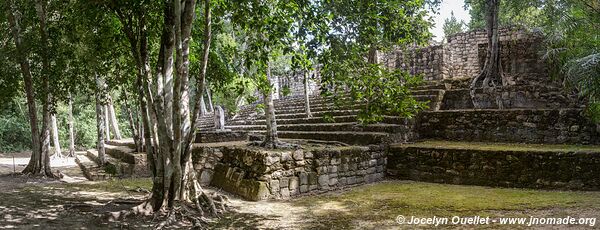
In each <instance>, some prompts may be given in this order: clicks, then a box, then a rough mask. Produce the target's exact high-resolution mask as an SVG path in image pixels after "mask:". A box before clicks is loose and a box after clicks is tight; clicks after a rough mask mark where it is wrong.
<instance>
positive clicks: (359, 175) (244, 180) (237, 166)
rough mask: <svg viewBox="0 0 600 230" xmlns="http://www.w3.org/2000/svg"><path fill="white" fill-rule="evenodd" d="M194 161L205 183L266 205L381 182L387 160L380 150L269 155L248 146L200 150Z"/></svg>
mask: <svg viewBox="0 0 600 230" xmlns="http://www.w3.org/2000/svg"><path fill="white" fill-rule="evenodd" d="M193 162H194V168H195V169H196V170H197V171H198V172H199V173H200V175H201V176H200V177H201V183H203V184H210V185H213V186H216V187H219V188H222V189H224V190H225V191H228V192H231V193H234V194H237V195H240V196H242V197H244V198H245V199H248V200H265V199H288V198H290V197H293V196H298V195H302V194H310V193H322V192H327V191H331V190H335V189H339V188H343V187H346V186H354V185H360V184H365V183H371V182H375V181H378V180H381V179H382V178H383V177H384V166H385V164H386V157H385V150H384V148H382V147H379V146H371V147H354V146H353V147H319V148H306V149H297V150H270V151H267V150H264V149H258V148H253V147H247V146H221V147H200V146H196V147H195V148H194V150H193Z"/></svg>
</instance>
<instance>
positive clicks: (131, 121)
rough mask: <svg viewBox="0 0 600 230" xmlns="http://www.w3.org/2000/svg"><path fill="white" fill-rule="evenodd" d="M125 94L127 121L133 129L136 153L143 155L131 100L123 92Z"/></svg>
mask: <svg viewBox="0 0 600 230" xmlns="http://www.w3.org/2000/svg"><path fill="white" fill-rule="evenodd" d="M122 93H123V97H124V100H123V101H124V102H125V109H126V111H127V119H128V121H129V128H130V129H131V137H132V138H133V142H134V143H135V149H136V152H138V153H141V152H143V147H142V146H143V144H142V143H141V141H140V133H139V130H138V128H137V125H136V122H135V121H134V119H133V113H132V112H131V107H130V106H129V98H128V97H127V92H125V90H123V91H122Z"/></svg>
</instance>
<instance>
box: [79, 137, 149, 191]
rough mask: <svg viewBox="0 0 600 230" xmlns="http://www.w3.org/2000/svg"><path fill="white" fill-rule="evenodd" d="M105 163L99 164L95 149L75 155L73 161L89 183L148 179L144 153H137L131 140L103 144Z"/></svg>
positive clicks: (111, 141)
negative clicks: (123, 178)
mask: <svg viewBox="0 0 600 230" xmlns="http://www.w3.org/2000/svg"><path fill="white" fill-rule="evenodd" d="M105 148H106V155H105V156H104V158H105V163H104V164H101V163H100V159H99V158H98V152H97V150H96V149H89V150H87V151H86V153H85V155H77V156H76V158H75V161H76V162H77V164H78V165H79V167H80V168H81V171H82V172H83V175H84V176H85V177H86V178H87V179H88V180H91V181H97V180H108V179H111V178H122V177H148V176H150V172H149V170H148V169H147V161H146V154H145V153H137V152H136V150H135V144H134V142H133V140H131V139H123V140H110V141H107V142H106V143H105Z"/></svg>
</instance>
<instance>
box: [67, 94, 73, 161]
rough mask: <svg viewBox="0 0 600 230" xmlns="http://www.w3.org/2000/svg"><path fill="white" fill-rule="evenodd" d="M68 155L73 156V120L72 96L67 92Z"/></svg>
mask: <svg viewBox="0 0 600 230" xmlns="http://www.w3.org/2000/svg"><path fill="white" fill-rule="evenodd" d="M68 119H69V155H68V157H75V128H74V121H73V97H72V96H71V92H69V118H68Z"/></svg>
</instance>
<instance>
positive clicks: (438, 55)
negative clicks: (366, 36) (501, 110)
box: [380, 28, 552, 85]
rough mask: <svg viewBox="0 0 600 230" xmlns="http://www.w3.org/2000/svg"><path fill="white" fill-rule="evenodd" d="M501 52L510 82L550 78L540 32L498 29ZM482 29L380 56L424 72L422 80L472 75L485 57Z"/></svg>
mask: <svg viewBox="0 0 600 230" xmlns="http://www.w3.org/2000/svg"><path fill="white" fill-rule="evenodd" d="M499 33H500V55H501V60H502V66H503V70H504V72H505V74H506V75H507V78H508V80H509V81H510V82H509V84H511V85H512V84H532V83H534V82H545V83H547V82H549V81H552V80H551V79H549V78H548V77H547V75H548V74H547V69H546V65H545V63H544V61H543V59H542V58H541V54H540V50H541V44H542V41H543V37H542V36H541V34H539V33H534V32H528V31H524V30H517V29H514V28H501V29H500V31H499ZM486 50H487V35H486V32H485V30H475V31H469V32H464V33H458V34H456V35H453V36H451V37H449V38H448V42H447V43H445V44H442V45H434V46H428V47H423V48H416V49H414V48H413V49H407V50H402V49H401V50H396V51H394V52H390V53H386V54H383V55H382V57H381V58H380V59H381V60H382V61H383V63H384V64H385V65H386V66H388V67H390V68H401V69H405V70H407V71H409V72H411V73H412V74H423V77H424V80H426V81H432V80H442V79H455V78H472V77H474V76H476V75H477V74H479V72H480V70H481V68H483V63H484V60H485V54H486Z"/></svg>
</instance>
